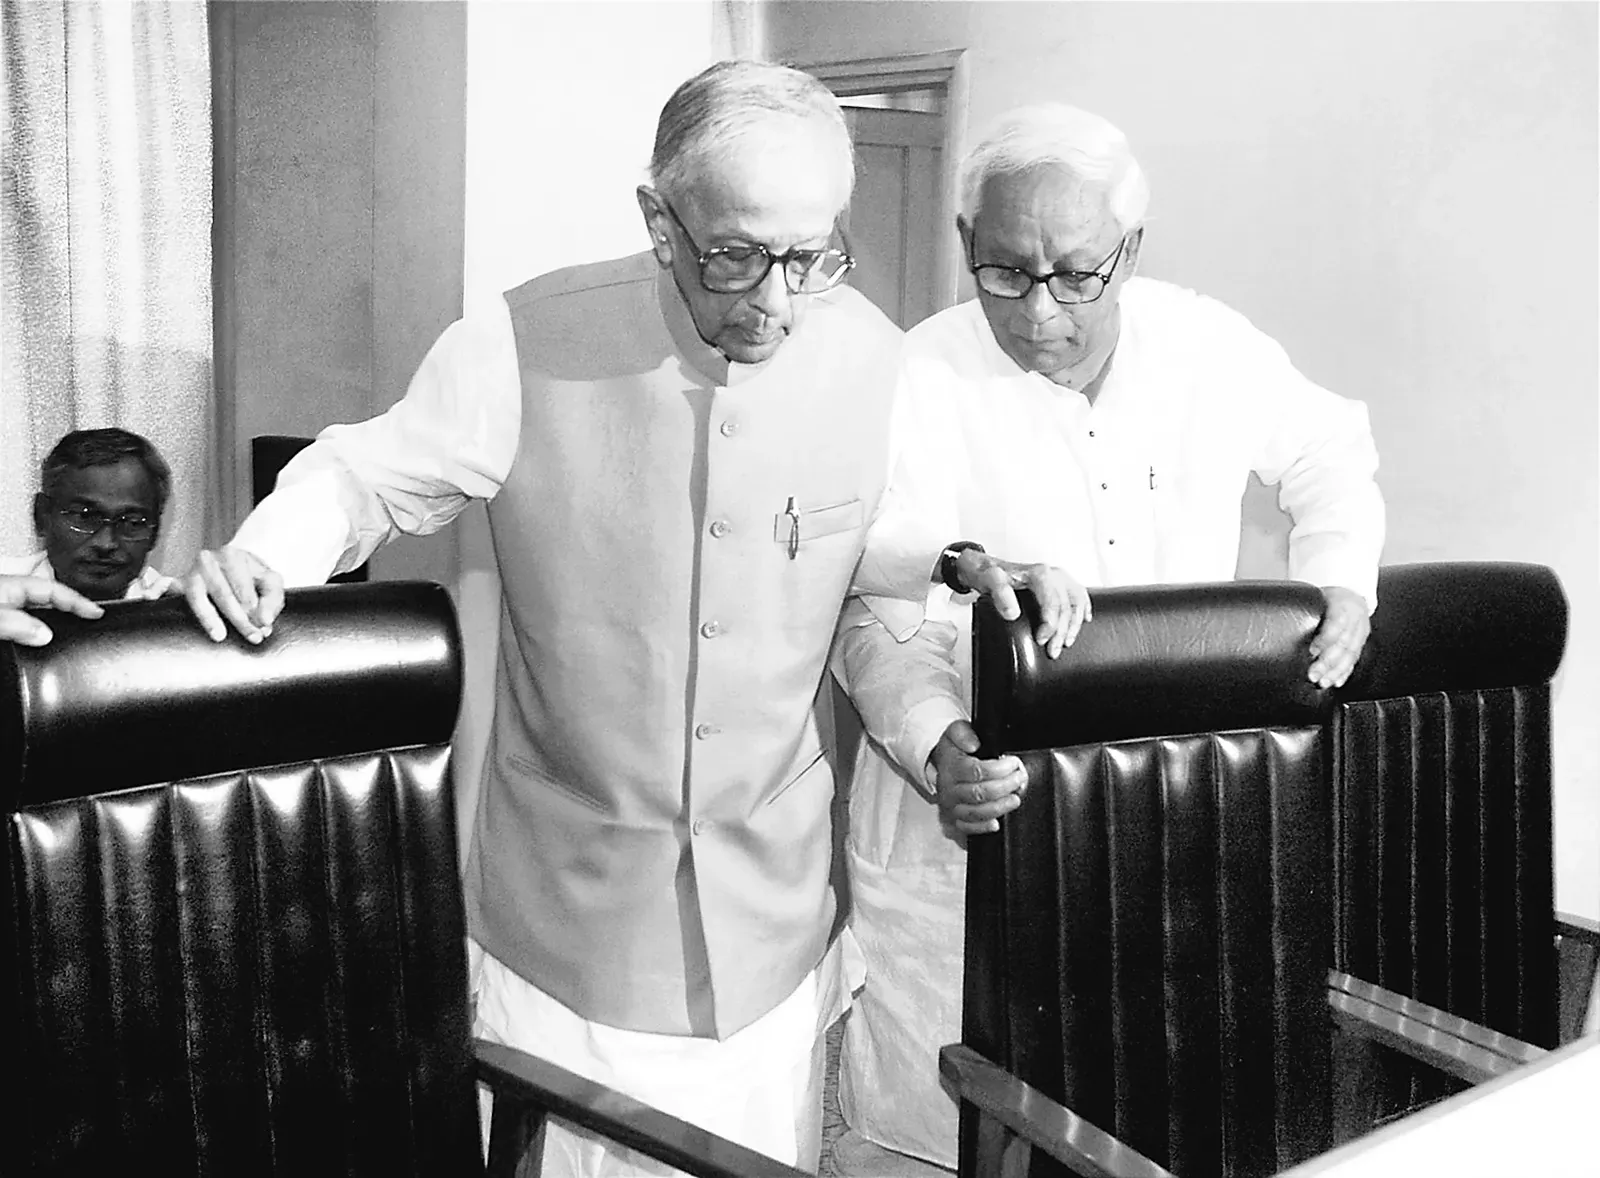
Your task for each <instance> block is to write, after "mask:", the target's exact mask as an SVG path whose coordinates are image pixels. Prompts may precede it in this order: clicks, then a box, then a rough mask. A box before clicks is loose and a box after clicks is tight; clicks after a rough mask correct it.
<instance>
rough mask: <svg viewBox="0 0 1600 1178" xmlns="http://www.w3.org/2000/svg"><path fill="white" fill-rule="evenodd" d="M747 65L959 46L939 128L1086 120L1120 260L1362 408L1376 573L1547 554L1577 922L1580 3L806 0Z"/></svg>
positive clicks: (1596, 869) (1583, 465)
mask: <svg viewBox="0 0 1600 1178" xmlns="http://www.w3.org/2000/svg"><path fill="white" fill-rule="evenodd" d="M765 20H766V29H767V45H766V48H767V52H768V55H769V56H770V57H772V58H774V59H777V60H790V61H799V62H820V61H830V60H842V59H852V58H862V57H872V56H880V55H892V54H900V53H914V52H929V51H934V50H943V49H957V48H959V49H965V50H966V51H967V55H966V62H967V66H968V69H969V80H970V99H969V109H968V111H967V112H966V114H967V119H968V122H967V125H968V127H969V128H978V127H981V126H982V124H983V123H985V122H986V121H987V120H988V119H990V118H992V117H993V116H994V115H996V114H998V113H999V112H1000V111H1002V110H1004V109H1006V108H1007V107H1010V106H1014V105H1018V104H1020V103H1024V102H1029V101H1037V100H1040V99H1046V98H1051V99H1059V100H1064V101H1068V102H1073V103H1076V104H1078V105H1080V106H1083V107H1086V108H1088V109H1090V110H1093V111H1096V112H1098V113H1100V114H1103V115H1105V116H1106V117H1108V118H1109V119H1111V120H1112V121H1113V122H1115V123H1116V124H1117V125H1118V126H1120V127H1121V128H1122V129H1123V130H1124V131H1125V132H1126V133H1127V135H1128V137H1129V139H1130V140H1131V141H1132V143H1133V146H1134V149H1135V151H1136V152H1137V153H1138V155H1139V158H1140V160H1141V162H1142V163H1143V164H1144V166H1145V169H1146V170H1147V171H1148V172H1149V174H1150V180H1151V184H1152V187H1153V198H1152V204H1151V219H1150V227H1149V232H1148V234H1147V239H1146V245H1145V256H1144V263H1143V264H1144V271H1145V273H1147V274H1150V275H1152V276H1155V277H1158V278H1165V279H1168V280H1171V281H1174V282H1178V283H1181V284H1182V285H1185V286H1190V287H1193V288H1195V289H1197V290H1200V291H1203V292H1205V293H1207V294H1210V295H1213V296H1215V297H1217V298H1220V299H1222V300H1224V301H1225V302H1227V303H1229V304H1231V305H1232V306H1234V307H1235V308H1237V309H1238V310H1240V311H1242V312H1243V313H1245V314H1246V315H1248V316H1249V317H1250V318H1251V319H1252V320H1253V321H1254V322H1255V323H1256V324H1257V326H1259V327H1261V328H1262V329H1263V330H1265V331H1266V332H1268V333H1269V334H1270V335H1272V336H1274V337H1275V338H1276V339H1277V340H1278V341H1279V342H1280V343H1282V344H1283V345H1284V347H1285V348H1287V349H1288V352H1289V354H1290V356H1291V357H1293V358H1294V360H1295V362H1296V363H1297V365H1298V366H1299V367H1300V368H1301V369H1302V371H1304V372H1305V373H1306V374H1307V375H1309V376H1310V377H1311V378H1312V379H1314V380H1316V381H1318V382H1319V383H1321V384H1323V385H1326V386H1327V387H1328V388H1331V389H1334V390H1336V391H1339V392H1342V393H1345V394H1347V395H1349V396H1353V397H1358V398H1360V399H1362V400H1364V401H1365V402H1366V403H1367V405H1368V407H1369V409H1370V411H1371V415H1372V423H1373V429H1374V432H1375V433H1376V436H1377V440H1378V446H1379V450H1380V452H1381V454H1382V469H1381V470H1380V472H1379V478H1380V481H1381V483H1382V485H1383V490H1384V493H1385V496H1386V497H1387V500H1388V504H1389V542H1388V546H1387V549H1386V552H1385V560H1386V561H1387V562H1390V563H1396V562H1402V561H1416V560H1449V559H1460V560H1528V561H1537V562H1540V563H1543V564H1548V565H1550V566H1552V567H1553V568H1555V569H1556V571H1557V572H1558V573H1559V575H1560V576H1561V579H1562V582H1563V584H1564V585H1565V587H1566V591H1567V594H1568V596H1569V598H1570V602H1571V609H1572V630H1571V639H1570V643H1569V646H1568V651H1567V656H1566V661H1565V664H1564V666H1563V669H1562V671H1561V674H1560V677H1559V678H1558V679H1557V681H1556V688H1555V692H1556V694H1555V709H1556V718H1555V724H1556V731H1555V740H1556V774H1557V797H1556V841H1557V877H1558V878H1557V892H1558V902H1559V903H1560V904H1561V905H1562V906H1563V907H1565V908H1567V909H1569V910H1572V911H1576V912H1580V913H1584V914H1587V915H1589V916H1595V915H1597V914H1600V502H1597V496H1600V492H1597V484H1596V473H1595V472H1596V467H1597V450H1600V412H1597V406H1600V394H1597V389H1600V353H1597V322H1600V299H1597V281H1600V280H1597V263H1600V252H1597V250H1600V245H1597V235H1596V226H1597V200H1596V188H1597V167H1600V164H1597V132H1596V118H1597V114H1596V112H1597V90H1596V61H1597V53H1596V49H1597V25H1596V7H1595V5H1593V4H1564V3H1554V4H1544V3H1481V4H1480V3H1428V4H1420V3H1366V4H1304V3H1281V2H1280V3H1271V4H1257V3H1139V4H1133V3H1115V2H1111V3H1101V2H1092V0H1090V2H1073V3H1011V2H991V3H963V2H957V0H948V2H941V3H924V2H921V0H898V2H889V3H884V2H862V3H834V2H825V0H778V2H776V3H773V4H771V5H769V6H768V7H767V10H766V14H765Z"/></svg>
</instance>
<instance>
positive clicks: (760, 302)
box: [750, 265, 791, 323]
mask: <svg viewBox="0 0 1600 1178" xmlns="http://www.w3.org/2000/svg"><path fill="white" fill-rule="evenodd" d="M750 305H751V306H752V307H754V308H755V309H756V310H758V311H760V312H761V313H762V314H763V315H765V316H766V317H767V318H768V319H775V320H777V321H778V322H779V323H787V322H788V321H789V312H790V310H791V303H790V295H789V287H788V285H787V284H786V283H785V282H784V279H783V267H782V266H781V265H776V266H773V267H772V268H771V269H770V270H768V271H767V276H766V277H765V278H763V279H762V280H761V284H760V285H759V286H757V287H756V288H755V289H754V290H752V291H751V292H750Z"/></svg>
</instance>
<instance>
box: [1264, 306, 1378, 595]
mask: <svg viewBox="0 0 1600 1178" xmlns="http://www.w3.org/2000/svg"><path fill="white" fill-rule="evenodd" d="M1249 330H1251V331H1254V329H1253V328H1250V329H1249ZM1255 334H1256V336H1257V337H1258V341H1259V342H1258V344H1257V346H1256V347H1255V348H1253V349H1252V351H1253V353H1254V355H1253V356H1252V358H1251V362H1250V363H1248V364H1246V365H1244V366H1243V367H1242V371H1241V373H1240V375H1241V376H1242V377H1243V378H1244V380H1243V381H1242V384H1243V387H1244V388H1245V389H1246V391H1247V394H1248V395H1249V396H1250V399H1251V401H1252V402H1253V411H1254V412H1256V413H1258V414H1259V419H1260V420H1261V421H1262V422H1264V423H1266V426H1267V428H1266V429H1265V430H1264V431H1263V432H1262V435H1261V437H1260V440H1259V445H1258V447H1257V449H1256V452H1255V454H1254V455H1253V456H1252V458H1251V466H1252V468H1253V469H1254V470H1255V472H1256V473H1257V474H1258V475H1260V476H1261V480H1262V482H1264V483H1268V484H1272V483H1276V484H1278V504H1279V506H1281V507H1282V508H1283V509H1284V510H1285V511H1286V512H1288V513H1289V515H1290V517H1291V518H1292V519H1293V521H1294V526H1293V528H1292V529H1291V530H1290V532H1289V575H1290V576H1291V577H1292V578H1294V579H1295V580H1297V581H1306V582H1309V583H1311V584H1313V585H1340V586H1343V587H1344V588H1347V589H1353V590H1355V591H1356V592H1357V593H1359V594H1361V596H1362V597H1364V598H1365V599H1366V602H1367V609H1368V610H1369V611H1370V610H1372V609H1373V608H1375V607H1376V605H1377V594H1378V561H1379V558H1380V556H1381V555H1382V552H1383V540H1384V529H1385V516H1384V506H1383V496H1382V494H1381V493H1380V492H1379V490H1378V484H1377V480H1376V475H1377V470H1378V450H1377V446H1376V445H1375V444H1374V442H1373V440H1372V428H1371V425H1370V424H1369V422H1368V419H1367V407H1366V406H1365V405H1363V404H1362V403H1361V402H1359V401H1352V400H1349V399H1347V398H1345V397H1340V396H1336V395H1335V394H1333V393H1330V392H1328V391H1327V390H1326V389H1324V388H1321V387H1320V386H1318V385H1316V384H1313V383H1312V382H1311V381H1309V380H1307V379H1306V378H1305V377H1304V376H1302V375H1301V374H1300V373H1299V372H1298V371H1297V370H1296V369H1295V367H1294V366H1293V365H1292V364H1291V363H1290V362H1289V358H1288V356H1287V355H1286V354H1285V353H1284V351H1283V349H1282V348H1281V347H1279V346H1278V345H1277V344H1276V343H1274V342H1273V341H1272V340H1270V339H1268V338H1267V337H1266V336H1264V335H1261V334H1260V333H1259V332H1255Z"/></svg>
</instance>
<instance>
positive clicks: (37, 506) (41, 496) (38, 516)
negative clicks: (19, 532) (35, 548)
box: [33, 491, 50, 540]
mask: <svg viewBox="0 0 1600 1178" xmlns="http://www.w3.org/2000/svg"><path fill="white" fill-rule="evenodd" d="M49 518H50V499H49V497H48V496H47V495H45V493H44V492H43V491H40V492H38V493H37V494H35V495H34V497H33V530H34V531H35V532H36V533H38V536H39V539H41V540H43V539H44V532H45V521H47V520H48V519H49Z"/></svg>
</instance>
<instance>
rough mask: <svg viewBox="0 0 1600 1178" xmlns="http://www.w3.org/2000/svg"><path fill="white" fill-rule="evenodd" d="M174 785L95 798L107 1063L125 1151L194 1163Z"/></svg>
mask: <svg viewBox="0 0 1600 1178" xmlns="http://www.w3.org/2000/svg"><path fill="white" fill-rule="evenodd" d="M169 799H170V791H169V790H168V788H167V787H165V786H157V787H154V788H151V789H141V790H135V791H131V792H129V793H125V794H116V795H112V796H110V797H106V798H103V799H99V800H96V801H93V802H90V803H89V806H90V813H91V814H92V815H93V817H94V822H95V828H96V834H97V842H98V844H99V851H100V871H99V880H100V887H101V909H102V912H103V913H104V921H105V923H104V929H103V937H102V941H101V945H100V949H101V953H102V955H103V957H104V960H105V967H106V984H107V995H108V998H109V1007H110V1018H111V1028H110V1031H111V1036H112V1037H111V1038H110V1039H108V1040H107V1041H106V1042H107V1044H114V1045H115V1048H114V1050H107V1049H106V1048H105V1047H104V1046H102V1051H101V1061H100V1066H101V1068H102V1069H103V1070H104V1071H105V1073H106V1075H107V1078H108V1081H109V1083H110V1084H111V1086H112V1087H113V1088H114V1090H115V1092H116V1106H117V1107H116V1120H115V1122H113V1123H116V1124H117V1125H118V1126H119V1128H118V1136H119V1137H120V1138H121V1140H122V1142H123V1147H122V1148H123V1150H124V1151H125V1153H124V1154H123V1156H124V1157H125V1158H144V1159H150V1160H154V1159H157V1158H159V1159H161V1161H162V1164H163V1166H166V1167H171V1168H174V1169H192V1168H193V1167H194V1162H195V1158H194V1140H193V1133H192V1132H191V1124H190V1102H189V1083H188V1060H187V1052H186V1049H185V1042H184V1034H183V1018H182V1014H183V964H182V957H181V951H180V944H179V940H178V928H177V904H176V903H175V900H176V898H177V892H178V889H177V880H176V876H175V872H174V864H173V861H172V855H171V849H172V828H171V806H170V800H169Z"/></svg>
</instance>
